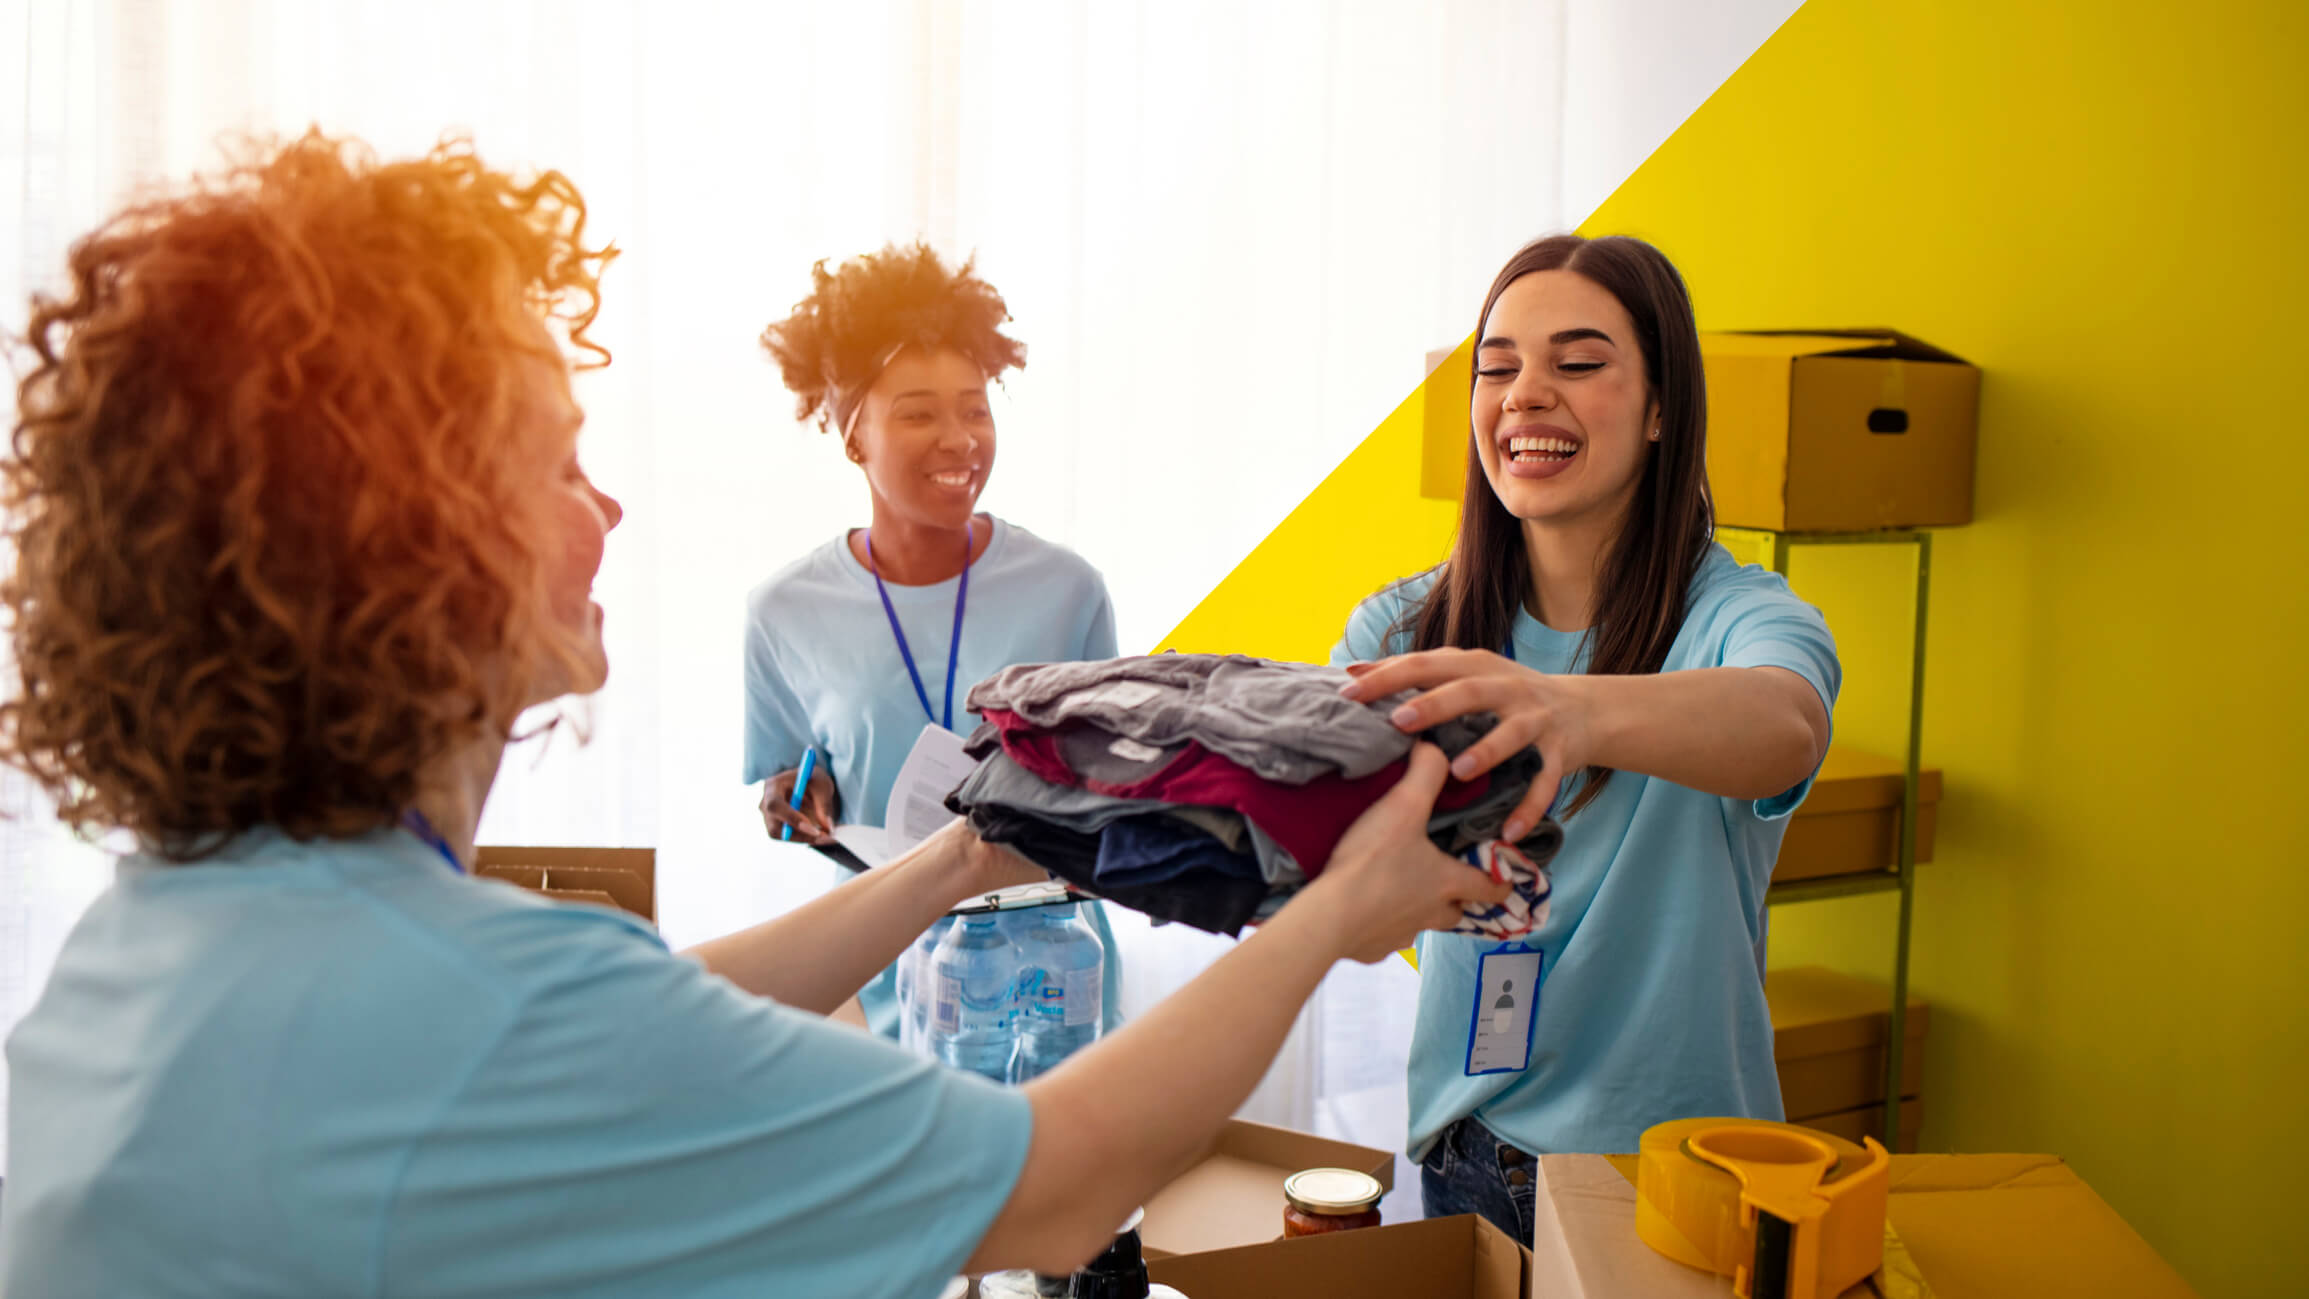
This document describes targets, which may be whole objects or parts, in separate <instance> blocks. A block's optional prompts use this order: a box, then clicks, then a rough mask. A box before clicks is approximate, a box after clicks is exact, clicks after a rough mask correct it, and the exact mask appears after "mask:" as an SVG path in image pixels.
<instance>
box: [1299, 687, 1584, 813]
mask: <svg viewBox="0 0 2309 1299" xmlns="http://www.w3.org/2000/svg"><path fill="white" fill-rule="evenodd" d="M1347 671H1348V672H1349V673H1350V674H1352V675H1353V676H1354V678H1355V679H1354V680H1353V681H1351V682H1349V683H1347V685H1346V687H1345V688H1344V689H1343V690H1342V691H1341V692H1340V693H1342V694H1344V695H1346V697H1347V698H1349V699H1354V700H1358V701H1362V702H1366V703H1367V702H1369V701H1371V700H1373V699H1385V698H1386V697H1387V696H1389V695H1393V694H1398V693H1401V692H1402V691H1406V690H1416V691H1420V692H1422V693H1420V694H1419V695H1418V696H1417V697H1415V698H1413V699H1411V700H1409V701H1408V702H1406V703H1404V704H1403V705H1402V706H1401V707H1399V708H1397V709H1396V710H1395V713H1394V722H1395V725H1396V726H1398V727H1400V728H1401V729H1403V730H1405V731H1410V732H1414V733H1416V732H1419V731H1423V730H1426V729H1427V728H1428V727H1430V726H1436V725H1440V724H1441V723H1444V722H1448V721H1450V720H1451V719H1452V718H1454V717H1461V716H1464V715H1466V714H1468V713H1477V712H1490V713H1494V714H1497V715H1498V717H1499V725H1498V726H1496V727H1494V728H1493V729H1492V731H1491V733H1490V734H1488V735H1486V736H1484V737H1483V739H1482V740H1481V741H1479V742H1478V743H1477V744H1475V746H1474V747H1472V748H1470V749H1468V750H1467V751H1466V752H1464V753H1462V754H1460V755H1459V757H1458V758H1456V759H1455V760H1453V762H1452V764H1451V774H1452V775H1454V776H1457V777H1458V778H1459V779H1461V780H1469V779H1472V778H1474V777H1476V776H1480V775H1482V774H1483V773H1484V772H1487V771H1489V770H1491V769H1492V768H1493V767H1496V766H1498V765H1499V764H1500V763H1502V762H1505V761H1506V760H1507V759H1508V758H1509V757H1511V756H1513V755H1514V754H1515V753H1516V752H1517V751H1519V750H1521V749H1523V748H1526V747H1530V748H1536V749H1538V750H1539V757H1540V771H1539V775H1538V776H1537V777H1536V778H1534V779H1533V780H1532V782H1531V788H1530V789H1529V790H1528V791H1526V792H1525V793H1524V796H1523V801H1522V802H1521V803H1518V804H1517V805H1516V808H1515V811H1513V812H1512V813H1510V814H1509V815H1508V818H1507V825H1506V827H1505V829H1504V830H1503V831H1502V834H1501V837H1502V838H1506V839H1510V840H1514V839H1521V838H1522V837H1523V836H1524V835H1526V834H1529V833H1530V832H1531V829H1532V827H1533V826H1536V825H1538V824H1539V822H1540V818H1542V817H1544V816H1546V815H1547V812H1548V809H1549V808H1550V807H1552V806H1554V804H1555V795H1556V791H1557V790H1559V789H1560V788H1562V786H1563V780H1564V777H1565V776H1567V775H1569V774H1570V773H1572V772H1575V771H1579V770H1581V769H1582V768H1584V767H1586V766H1588V765H1589V763H1590V762H1591V761H1593V759H1592V757H1591V756H1590V755H1591V754H1593V752H1594V751H1595V720H1596V719H1595V715H1594V712H1595V710H1594V708H1593V707H1592V706H1591V699H1590V693H1591V692H1590V691H1589V689H1588V683H1589V680H1590V679H1589V678H1587V677H1581V676H1551V675H1549V674H1547V673H1545V672H1539V671H1535V670H1533V669H1531V668H1527V667H1525V666H1523V665H1522V664H1520V663H1517V662H1516V661H1515V660H1513V659H1510V658H1505V657H1502V656H1501V655H1498V654H1494V653H1492V652H1491V651H1489V650H1464V649H1438V650H1423V651H1421V652H1419V653H1417V654H1398V655H1396V656H1395V657H1393V658H1386V659H1380V660H1378V661H1377V662H1374V663H1356V664H1352V665H1350V666H1349V667H1348V669H1347Z"/></svg>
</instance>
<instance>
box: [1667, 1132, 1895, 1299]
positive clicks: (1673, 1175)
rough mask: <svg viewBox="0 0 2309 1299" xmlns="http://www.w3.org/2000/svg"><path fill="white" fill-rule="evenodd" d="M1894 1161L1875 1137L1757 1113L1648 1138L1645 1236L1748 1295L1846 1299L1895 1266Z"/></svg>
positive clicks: (1678, 1258) (1744, 1298) (1758, 1298)
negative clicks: (1888, 1203)
mask: <svg viewBox="0 0 2309 1299" xmlns="http://www.w3.org/2000/svg"><path fill="white" fill-rule="evenodd" d="M1891 1169H1892V1157H1891V1156H1890V1155H1888V1154H1886V1153H1885V1150H1884V1147H1882V1146H1880V1145H1878V1144H1876V1142H1875V1141H1873V1140H1869V1141H1868V1142H1867V1145H1866V1147H1865V1148H1862V1147H1860V1146H1855V1145H1853V1144H1852V1143H1851V1142H1849V1141H1846V1140H1844V1139H1842V1138H1840V1137H1833V1136H1830V1135H1828V1134H1827V1133H1825V1132H1815V1131H1813V1130H1812V1129H1810V1128H1799V1127H1795V1126H1793V1125H1790V1124H1786V1123H1764V1122H1760V1121H1758V1120H1755V1119H1678V1120H1676V1121H1674V1122H1672V1123H1662V1124H1659V1125H1658V1126H1656V1127H1654V1128H1652V1129H1651V1130H1649V1131H1647V1132H1645V1133H1644V1136H1643V1145H1642V1152H1641V1156H1640V1158H1639V1160H1638V1162H1637V1165H1636V1235H1638V1236H1639V1237H1641V1238H1642V1239H1643V1242H1644V1243H1645V1244H1647V1245H1649V1246H1651V1247H1652V1248H1653V1249H1656V1250H1658V1251H1659V1252H1660V1253H1662V1254H1665V1255H1667V1256H1668V1257H1669V1258H1672V1259H1674V1260H1676V1261H1677V1262H1679V1263H1683V1264H1686V1265H1688V1266H1691V1267H1696V1268H1701V1269H1704V1270H1706V1271H1710V1272H1714V1273H1717V1274H1719V1275H1722V1276H1728V1277H1730V1278H1732V1292H1733V1293H1734V1294H1736V1295H1739V1296H1740V1297H1741V1299H1835V1296H1837V1295H1840V1294H1842V1293H1843V1292H1844V1291H1845V1290H1846V1289H1847V1288H1849V1287H1851V1286H1853V1285H1856V1284H1858V1283H1859V1282H1860V1281H1862V1280H1864V1279H1866V1278H1867V1277H1868V1275H1869V1274H1870V1273H1872V1272H1874V1271H1876V1269H1877V1268H1878V1267H1879V1266H1880V1265H1882V1263H1883V1261H1884V1200H1885V1195H1886V1191H1887V1188H1888V1186H1889V1183H1890V1176H1891Z"/></svg>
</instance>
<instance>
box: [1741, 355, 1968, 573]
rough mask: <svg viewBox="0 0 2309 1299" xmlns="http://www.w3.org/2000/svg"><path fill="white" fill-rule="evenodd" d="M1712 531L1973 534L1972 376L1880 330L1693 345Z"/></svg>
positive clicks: (1950, 360) (1948, 358) (1955, 362)
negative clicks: (1701, 383)
mask: <svg viewBox="0 0 2309 1299" xmlns="http://www.w3.org/2000/svg"><path fill="white" fill-rule="evenodd" d="M1700 353H1701V356H1702V358H1703V360H1704V361H1705V362H1706V365H1707V384H1708V484H1709V486H1710V488H1711V489H1712V490H1713V492H1714V494H1715V500H1716V521H1717V522H1719V523H1722V524H1726V525H1729V526H1732V527H1739V528H1766V529H1770V530H1771V531H1774V532H1862V531H1867V530H1870V529H1875V528H1916V527H1936V526H1942V525H1947V524H1957V523H1970V522H1972V466H1973V457H1974V448H1975V444H1976V442H1977V441H1978V429H1979V423H1980V371H1979V370H1978V369H1977V368H1975V367H1973V366H1971V365H1968V364H1966V363H1965V362H1964V361H1963V360H1961V359H1960V358H1958V357H1955V356H1952V355H1950V354H1949V353H1947V352H1943V351H1941V350H1940V349H1939V348H1936V347H1933V346H1932V345H1930V344H1928V343H1924V342H1920V341H1918V340H1917V339H1913V338H1910V337H1908V336H1907V335H1905V334H1901V333H1898V332H1896V331H1893V330H1889V329H1865V330H1812V331H1808V332H1801V333H1798V332H1786V333H1782V332H1768V333H1730V334H1702V335H1700Z"/></svg>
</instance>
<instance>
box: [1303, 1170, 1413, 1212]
mask: <svg viewBox="0 0 2309 1299" xmlns="http://www.w3.org/2000/svg"><path fill="white" fill-rule="evenodd" d="M1386 1193H1387V1191H1386V1188H1384V1187H1382V1186H1380V1185H1379V1179H1378V1178H1376V1177H1373V1176H1371V1175H1370V1174H1369V1173H1358V1172H1356V1171H1355V1170H1354V1169H1352V1168H1309V1169H1306V1170H1304V1171H1301V1172H1296V1173H1293V1174H1291V1175H1290V1176H1289V1177H1286V1178H1284V1179H1283V1198H1284V1199H1286V1200H1288V1201H1290V1202H1291V1207H1292V1208H1294V1209H1297V1210H1299V1211H1300V1212H1301V1213H1314V1214H1322V1215H1326V1216H1339V1215H1344V1214H1350V1213H1361V1212H1363V1211H1364V1210H1366V1209H1369V1208H1370V1207H1371V1206H1373V1205H1375V1204H1377V1203H1379V1198H1380V1197H1381V1196H1383V1195H1385V1194H1386Z"/></svg>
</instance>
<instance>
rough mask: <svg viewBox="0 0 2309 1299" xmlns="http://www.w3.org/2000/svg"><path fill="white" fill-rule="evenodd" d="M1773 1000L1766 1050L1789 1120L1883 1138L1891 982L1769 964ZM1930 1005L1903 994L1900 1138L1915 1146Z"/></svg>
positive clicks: (1854, 1136)
mask: <svg viewBox="0 0 2309 1299" xmlns="http://www.w3.org/2000/svg"><path fill="white" fill-rule="evenodd" d="M1764 996H1765V999H1766V1000H1768V1001H1769V1002H1770V1003H1771V1006H1772V1054H1773V1057H1774V1059H1775V1060H1777V1062H1778V1063H1779V1067H1780V1100H1781V1103H1782V1104H1783V1105H1784V1106H1786V1109H1787V1114H1788V1121H1789V1122H1791V1123H1801V1124H1803V1125H1804V1126H1805V1127H1810V1128H1818V1129H1820V1130H1821V1131H1823V1132H1833V1133H1835V1134H1836V1135H1838V1136H1840V1137H1844V1138H1845V1139H1847V1140H1851V1141H1858V1140H1859V1139H1860V1138H1861V1137H1862V1136H1871V1137H1875V1138H1876V1139H1877V1140H1879V1141H1882V1140H1884V1098H1885V1095H1886V1093H1885V1090H1884V1074H1885V1067H1886V1056H1887V1052H1886V1050H1885V1047H1886V1044H1887V1042H1888V1040H1889V1038H1888V1036H1887V1034H1886V1032H1885V1030H1886V1027H1887V1026H1888V1024H1889V1023H1890V1021H1891V1019H1892V1015H1891V1010H1892V989H1891V988H1889V987H1887V986H1886V985H1884V984H1882V983H1878V982H1876V981H1875V980H1873V979H1863V978H1859V977H1857V976H1854V975H1849V974H1839V973H1837V972H1836V971H1834V970H1826V969H1822V968H1820V967H1818V966H1811V965H1807V966H1796V967H1793V968H1790V969H1783V970H1773V971H1771V972H1770V973H1769V974H1767V975H1766V976H1765V978H1764ZM1930 1020H1931V1013H1930V1008H1929V1007H1927V1006H1926V1005H1925V1003H1924V1001H1923V1000H1922V999H1921V998H1919V997H1916V996H1914V995H1911V996H1910V997H1909V998H1908V1023H1907V1032H1906V1037H1907V1044H1906V1046H1905V1047H1904V1048H1903V1050H1902V1052H1901V1060H1900V1075H1901V1078H1900V1140H1899V1142H1898V1143H1897V1144H1894V1143H1889V1142H1888V1143H1887V1145H1889V1146H1890V1148H1891V1149H1893V1150H1897V1151H1902V1152H1909V1151H1913V1150H1915V1149H1916V1139H1917V1133H1918V1131H1919V1128H1920V1126H1921V1125H1922V1123H1923V1121H1924V1105H1923V1098H1922V1097H1921V1095H1920V1094H1919V1093H1920V1092H1921V1090H1922V1087H1923V1082H1924V1031H1925V1028H1926V1027H1927V1025H1928V1024H1929V1022H1930Z"/></svg>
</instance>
